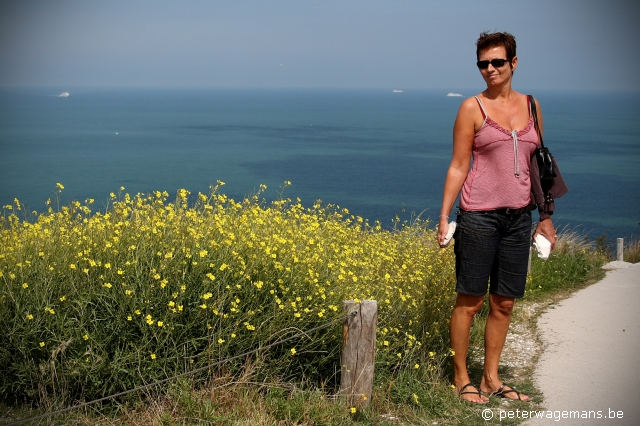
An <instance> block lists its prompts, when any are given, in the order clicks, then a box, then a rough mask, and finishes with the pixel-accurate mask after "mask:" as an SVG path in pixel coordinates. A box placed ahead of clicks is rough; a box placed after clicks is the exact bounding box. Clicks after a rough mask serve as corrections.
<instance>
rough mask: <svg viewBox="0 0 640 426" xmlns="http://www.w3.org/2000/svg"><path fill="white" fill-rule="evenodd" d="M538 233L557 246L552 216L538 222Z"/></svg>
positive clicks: (542, 127) (553, 246)
mask: <svg viewBox="0 0 640 426" xmlns="http://www.w3.org/2000/svg"><path fill="white" fill-rule="evenodd" d="M535 102H536V110H537V113H538V126H539V127H540V134H541V135H542V137H543V139H544V124H543V122H542V110H541V109H540V103H539V102H538V100H537V99H536V101H535ZM538 234H542V235H544V236H545V238H546V239H547V240H549V241H550V242H551V250H553V249H554V248H555V246H556V239H557V235H556V231H555V228H554V226H553V221H552V220H551V218H548V219H544V220H541V221H539V222H538V226H537V227H536V232H535V233H534V234H533V238H535V237H536V235H538Z"/></svg>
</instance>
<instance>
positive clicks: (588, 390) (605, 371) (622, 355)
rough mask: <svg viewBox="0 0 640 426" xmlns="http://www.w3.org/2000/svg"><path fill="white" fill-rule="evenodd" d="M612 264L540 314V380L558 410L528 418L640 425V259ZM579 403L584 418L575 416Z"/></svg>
mask: <svg viewBox="0 0 640 426" xmlns="http://www.w3.org/2000/svg"><path fill="white" fill-rule="evenodd" d="M608 266H609V267H612V268H615V269H613V270H611V271H609V272H607V275H606V277H605V278H604V279H603V280H602V281H600V282H598V283H596V284H594V285H592V286H590V287H587V288H585V289H583V290H580V291H578V292H577V293H575V294H574V295H573V296H571V297H570V298H568V299H566V300H563V301H562V302H560V303H558V304H557V305H555V306H552V307H550V308H548V309H547V312H545V313H544V314H543V315H542V316H541V317H540V319H539V320H538V327H539V330H540V332H541V336H542V339H543V341H544V344H545V347H544V352H543V354H542V356H541V358H540V361H539V363H538V365H537V367H536V369H535V373H534V383H535V384H536V385H537V386H538V388H539V389H540V390H541V391H542V392H543V394H544V395H543V397H544V402H543V405H544V409H545V410H549V411H551V412H552V413H551V415H552V418H544V419H535V420H530V421H528V422H526V423H525V424H526V425H532V426H533V425H552V424H555V425H616V426H617V425H634V426H636V425H640V263H639V264H633V265H632V264H630V263H626V262H611V264H609V265H608ZM563 411H564V412H566V417H563V416H565V413H563ZM570 411H573V413H569V412H570ZM576 411H577V412H579V415H580V417H582V418H577V419H576V418H570V416H573V417H575V416H576ZM620 415H622V418H620ZM585 416H589V417H590V418H585ZM594 417H595V418H594ZM611 417H615V418H611Z"/></svg>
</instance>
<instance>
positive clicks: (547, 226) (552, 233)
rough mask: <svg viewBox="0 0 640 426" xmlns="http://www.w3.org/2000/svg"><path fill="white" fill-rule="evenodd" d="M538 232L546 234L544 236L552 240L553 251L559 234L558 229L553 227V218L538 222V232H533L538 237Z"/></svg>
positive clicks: (534, 236)
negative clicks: (557, 233)
mask: <svg viewBox="0 0 640 426" xmlns="http://www.w3.org/2000/svg"><path fill="white" fill-rule="evenodd" d="M538 234H542V235H544V237H545V238H546V239H547V240H549V241H550V242H551V251H553V249H554V248H555V246H556V241H557V239H558V236H557V235H556V230H555V228H554V227H553V222H552V221H551V218H548V219H545V220H541V221H540V222H538V226H537V227H536V232H535V233H534V234H533V238H536V235H538Z"/></svg>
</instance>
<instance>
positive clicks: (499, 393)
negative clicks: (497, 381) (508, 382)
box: [491, 382, 522, 401]
mask: <svg viewBox="0 0 640 426" xmlns="http://www.w3.org/2000/svg"><path fill="white" fill-rule="evenodd" d="M504 387H505V383H504V382H503V383H502V384H501V385H500V387H499V388H498V389H497V390H496V391H495V392H492V393H491V395H496V396H502V397H504V396H505V395H506V394H508V393H511V392H515V393H516V395H518V400H519V401H522V398H520V392H518V391H517V390H515V389H514V388H511V389H507V390H505V389H504Z"/></svg>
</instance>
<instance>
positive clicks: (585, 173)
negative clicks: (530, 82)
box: [0, 89, 640, 237]
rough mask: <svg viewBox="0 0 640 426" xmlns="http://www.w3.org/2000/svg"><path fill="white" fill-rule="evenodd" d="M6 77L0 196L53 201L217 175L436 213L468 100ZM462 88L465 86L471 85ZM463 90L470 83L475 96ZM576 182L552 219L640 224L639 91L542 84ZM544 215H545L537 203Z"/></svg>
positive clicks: (297, 193) (366, 205) (190, 185)
mask: <svg viewBox="0 0 640 426" xmlns="http://www.w3.org/2000/svg"><path fill="white" fill-rule="evenodd" d="M61 91H62V90H54V89H29V90H19V91H18V90H9V89H5V90H0V183H1V185H0V204H2V205H6V204H10V203H12V202H13V200H14V198H18V199H19V200H20V201H21V202H22V203H23V204H25V205H27V206H28V208H29V209H30V210H33V209H35V210H39V211H42V210H44V208H45V201H46V200H47V198H49V197H51V196H52V195H53V193H54V192H55V184H56V182H60V183H62V184H63V185H64V186H65V190H64V191H63V193H62V201H63V202H68V201H70V200H73V199H77V200H84V199H86V198H94V199H96V202H97V204H98V205H100V203H101V202H106V200H107V199H108V197H109V193H110V192H118V189H119V188H120V187H121V186H124V187H125V188H126V192H129V193H131V194H135V193H137V192H148V191H152V190H163V191H164V190H166V191H169V192H175V191H176V190H177V189H179V188H186V189H188V190H190V191H191V192H193V193H197V192H198V191H200V192H207V191H208V187H209V185H210V184H215V182H216V181H217V180H221V181H224V182H226V184H227V185H226V186H225V187H224V189H223V190H224V192H225V193H226V194H228V195H229V196H231V197H233V198H236V199H239V198H242V197H243V196H245V195H247V194H250V193H252V192H253V191H255V190H256V189H257V188H258V187H259V185H260V184H266V185H267V186H268V187H269V189H268V190H267V192H266V196H267V197H268V198H275V197H277V196H278V188H279V187H281V186H282V183H283V181H285V180H288V181H291V182H292V186H291V187H289V188H287V190H286V192H285V196H288V197H291V198H295V197H300V198H301V199H302V202H303V204H306V205H311V204H312V203H313V202H314V201H315V200H316V199H321V200H322V201H323V202H324V203H332V204H338V205H340V206H341V207H346V208H348V209H349V210H350V211H351V212H352V213H353V214H357V215H361V216H363V217H365V218H368V219H369V220H370V221H374V220H379V221H381V222H382V223H383V224H384V225H385V226H392V220H393V219H394V218H395V217H396V216H399V217H400V218H401V219H410V218H411V217H412V215H416V214H420V212H422V216H421V217H422V218H428V217H432V218H435V217H437V215H438V213H439V208H440V198H441V195H442V185H443V182H444V176H445V171H446V168H447V166H448V162H449V160H450V156H451V129H452V125H453V121H454V119H455V114H456V112H457V109H458V106H459V105H460V102H461V100H462V99H464V98H461V97H447V96H446V93H442V92H435V91H411V90H405V91H404V92H402V93H393V92H392V91H391V90H340V91H338V90H302V89H301V90H276V89H271V90H257V89H251V90H250V89H225V90H222V89H218V90H214V89H207V90H125V89H118V90H97V89H95V90H93V89H78V90H75V91H73V90H69V91H70V93H71V95H70V96H69V97H68V98H60V97H57V96H55V95H57V94H58V93H60V92H61ZM462 93H465V92H464V91H463V92H462ZM472 94H473V93H472V92H470V93H466V94H465V95H472ZM535 95H536V96H537V98H538V99H539V100H540V102H541V104H542V109H543V114H544V120H545V133H546V142H547V144H548V146H549V147H550V149H551V151H552V152H553V153H554V155H555V156H556V158H557V159H558V162H559V164H560V167H561V169H562V171H563V174H564V176H565V178H566V180H567V182H568V184H569V187H570V189H571V192H570V193H569V194H567V195H566V196H565V197H563V198H561V199H559V200H558V201H557V209H558V210H557V213H556V215H554V221H555V222H556V224H557V225H559V226H567V227H569V228H577V230H578V231H579V232H582V233H587V232H588V233H589V234H590V235H591V236H593V237H596V236H599V235H601V234H603V233H606V234H608V235H609V237H629V236H632V235H634V236H637V235H638V234H639V232H638V231H640V225H638V222H640V196H639V194H640V97H638V96H637V94H625V93H575V92H566V93H544V92H542V93H536V94H535ZM534 217H535V215H534Z"/></svg>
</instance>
